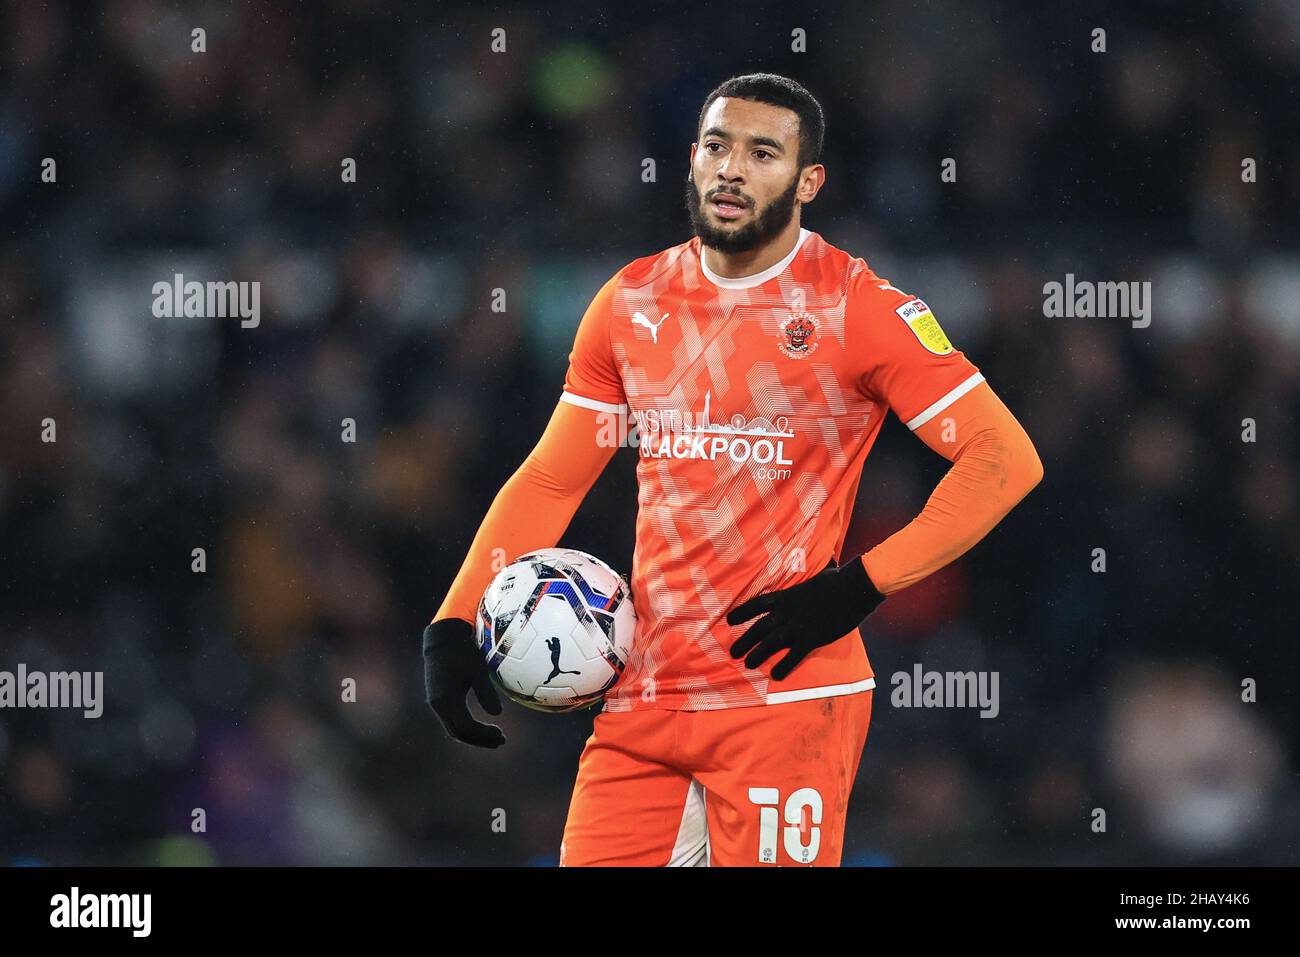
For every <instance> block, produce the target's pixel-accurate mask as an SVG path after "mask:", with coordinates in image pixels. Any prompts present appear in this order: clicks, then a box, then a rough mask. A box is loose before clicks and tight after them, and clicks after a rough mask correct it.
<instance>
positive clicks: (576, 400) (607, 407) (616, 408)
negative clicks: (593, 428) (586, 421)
mask: <svg viewBox="0 0 1300 957" xmlns="http://www.w3.org/2000/svg"><path fill="white" fill-rule="evenodd" d="M560 401H561V402H567V403H569V404H570V405H576V406H579V407H581V408H584V409H595V410H596V411H597V412H626V411H627V406H626V405H624V404H622V403H619V404H618V405H615V404H614V403H613V402H599V401H597V400H596V399H588V398H587V397H586V396H585V395H576V394H574V393H572V392H561V393H560Z"/></svg>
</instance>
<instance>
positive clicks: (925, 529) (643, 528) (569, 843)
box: [424, 74, 1042, 866]
mask: <svg viewBox="0 0 1300 957" xmlns="http://www.w3.org/2000/svg"><path fill="white" fill-rule="evenodd" d="M823 132H824V122H823V118H822V111H821V107H820V105H819V104H818V103H817V101H816V100H815V99H814V98H813V97H812V95H811V94H810V93H809V92H808V91H807V90H805V89H804V88H803V87H802V86H801V85H799V84H798V83H796V82H794V81H792V80H789V79H787V78H785V77H780V76H775V75H772V74H751V75H747V76H740V77H735V78H732V79H730V80H728V81H726V82H725V83H723V84H722V85H721V86H719V87H718V88H717V89H715V90H714V91H713V92H712V93H710V94H709V96H708V98H707V99H706V100H705V103H704V106H703V109H702V110H701V113H700V120H699V126H698V141H697V142H696V143H692V144H691V154H690V172H689V175H688V177H687V183H686V207H687V211H688V213H689V215H690V220H691V225H692V227H693V229H694V232H695V236H694V237H693V238H692V239H691V240H689V241H688V242H684V243H682V244H680V245H677V246H674V247H672V248H670V249H666V250H664V251H662V252H659V253H656V254H654V255H652V256H647V257H645V258H642V259H637V260H635V261H634V262H632V263H629V264H628V265H627V266H624V267H623V268H622V269H620V270H619V271H618V272H617V273H616V274H615V275H614V276H613V277H612V278H611V279H610V280H609V281H608V282H607V283H606V284H605V285H604V287H602V288H601V290H600V291H599V292H598V293H597V294H596V296H595V298H594V300H593V301H592V303H591V305H590V307H589V308H588V309H587V312H586V314H585V315H584V316H583V318H582V321H581V323H580V324H579V327H578V332H577V336H576V339H575V342H574V346H573V350H572V352H571V353H570V356H569V369H568V372H567V374H566V377H565V381H564V388H563V392H562V394H561V396H560V401H559V403H558V404H557V406H556V409H555V412H554V414H553V416H552V418H551V421H550V423H549V425H548V426H547V428H546V431H545V433H544V434H543V435H542V438H541V440H540V441H539V443H538V445H537V447H536V448H535V449H534V450H533V452H532V453H531V454H530V455H529V456H528V458H527V460H526V461H525V462H524V463H523V465H522V466H521V467H520V469H519V470H518V472H516V473H515V475H514V476H513V477H512V478H511V479H510V480H509V481H508V482H507V483H506V484H505V486H503V488H502V489H501V491H500V493H499V494H498V495H497V498H496V499H495V501H494V502H493V504H492V506H491V508H490V509H489V511H488V514H487V516H486V517H485V518H484V520H483V523H482V525H481V527H480V529H479V531H478V534H477V535H476V536H475V539H474V542H473V544H472V545H471V546H470V550H469V553H468V555H467V557H466V559H465V562H464V565H463V566H462V568H461V570H460V572H459V574H458V575H457V577H456V580H455V582H454V583H453V584H452V587H451V590H450V591H449V593H448V594H447V596H446V598H445V600H444V601H443V603H442V606H441V607H440V608H439V610H438V612H437V614H436V615H435V616H434V620H433V621H432V622H431V623H430V625H429V626H428V628H426V630H425V642H424V653H425V676H426V684H427V691H428V700H429V703H430V705H431V706H432V708H433V709H434V711H435V713H437V715H438V716H439V718H440V719H441V720H442V722H443V724H444V726H445V727H446V729H447V730H448V732H449V733H450V734H451V735H452V736H453V737H455V738H456V739H458V740H462V741H465V742H467V743H470V744H475V745H479V746H483V747H496V746H498V745H500V744H502V743H503V742H504V740H505V738H504V735H502V733H501V731H500V729H499V728H497V727H496V726H495V725H488V724H483V723H480V722H478V721H477V720H475V719H474V718H473V717H471V715H470V713H469V709H468V707H467V704H466V697H467V695H468V692H469V690H470V689H471V688H473V689H474V690H475V692H476V695H477V697H478V700H479V703H480V704H481V705H483V707H484V708H485V709H486V710H488V711H489V712H490V713H492V714H500V711H501V705H500V702H499V700H498V698H497V696H496V693H495V690H494V689H493V687H492V684H491V682H490V681H489V680H488V677H487V672H486V667H485V665H484V661H483V658H482V657H481V655H480V654H479V652H478V650H477V649H476V647H475V644H474V640H473V626H472V625H471V621H472V620H473V618H474V616H475V613H476V611H477V606H478V601H479V598H480V596H481V595H482V594H483V591H484V589H485V588H486V587H487V585H488V583H489V581H490V580H491V579H492V577H493V571H494V566H493V564H492V555H493V550H494V549H500V550H501V553H504V554H506V555H507V556H515V555H520V554H522V553H524V552H527V551H531V550H534V549H537V548H542V547H547V546H553V545H555V544H556V543H557V542H558V541H559V539H560V536H561V535H562V534H563V533H564V530H565V528H566V527H567V526H568V523H569V520H570V519H571V518H572V516H573V513H574V512H575V511H576V510H577V508H578V505H579V504H580V503H581V501H582V499H583V497H584V496H585V495H586V493H587V491H588V489H590V487H591V485H592V484H593V483H594V482H595V480H596V478H597V477H598V476H599V474H600V473H601V471H602V470H603V468H604V467H605V465H606V463H607V462H608V461H609V459H610V458H611V457H612V456H613V454H614V451H615V448H616V447H617V443H614V442H610V441H608V436H609V434H610V432H611V430H610V429H609V427H608V426H609V422H610V419H611V417H615V418H616V419H617V420H618V421H619V422H620V423H622V422H624V421H625V420H627V419H629V418H630V419H631V420H632V422H633V423H634V424H635V426H636V429H635V434H636V435H637V443H636V444H637V446H638V448H639V461H638V466H637V482H638V486H639V495H638V502H639V508H638V511H637V518H636V552H635V556H634V558H633V568H632V591H633V594H634V601H635V608H636V612H637V618H638V622H637V634H636V640H635V647H634V649H633V652H632V655H631V657H630V660H629V662H628V664H627V668H626V670H625V671H624V674H623V675H622V677H621V678H620V680H619V682H618V683H617V684H616V685H615V686H614V687H613V688H612V689H611V690H610V691H609V692H608V694H607V695H606V697H605V706H604V710H603V711H602V712H601V713H600V714H599V715H597V717H596V718H595V721H594V726H593V731H592V734H591V736H590V738H589V739H588V741H587V743H586V746H585V748H584V750H583V752H582V756H581V759H580V760H579V765H578V775H577V781H576V783H575V785H574V791H573V796H572V800H571V802H570V807H569V814H568V819H567V822H566V825H565V831H564V840H563V842H562V844H561V847H560V863H561V864H563V865H600V864H623V865H696V864H713V865H753V864H772V865H777V864H786V865H790V864H802V865H817V866H824V865H830V866H836V865H838V864H839V863H840V859H841V855H842V850H843V836H844V825H845V819H846V815H847V810H848V800H849V794H850V791H851V790H852V787H853V780H854V778H855V776H856V774H857V770H858V763H859V759H860V758H861V755H862V750H863V747H864V745H865V742H866V736H867V727H868V724H869V722H870V719H871V703H872V689H873V688H874V687H875V678H874V675H873V672H872V670H871V665H870V663H869V662H868V660H867V655H866V651H865V648H864V646H863V641H862V638H861V635H860V633H859V631H858V627H859V625H860V624H861V622H862V620H863V619H864V618H865V617H866V616H867V615H868V614H870V613H871V612H872V611H873V610H874V609H875V608H876V606H877V605H879V604H880V602H882V601H883V600H884V599H885V596H886V595H889V594H892V593H894V592H896V591H898V590H900V589H902V588H905V587H907V586H908V585H911V584H913V583H914V582H916V581H918V580H920V579H921V578H923V577H925V576H926V575H929V574H930V573H932V572H934V571H935V570H936V569H938V568H941V567H943V566H944V565H946V564H948V563H949V562H951V561H953V560H954V559H956V558H957V557H958V556H959V555H961V554H963V553H964V552H965V551H967V550H968V549H969V548H970V547H971V546H972V545H974V544H975V543H976V542H977V541H979V540H980V539H981V538H982V537H983V536H984V535H985V534H987V533H988V531H989V530H990V529H991V528H992V527H993V526H994V525H995V524H996V523H997V522H998V521H1000V520H1001V518H1002V517H1003V516H1004V515H1005V514H1006V513H1007V512H1008V511H1009V510H1010V509H1011V508H1012V507H1013V506H1014V505H1015V504H1016V503H1017V502H1019V501H1020V499H1022V498H1023V497H1024V496H1025V495H1026V494H1027V493H1028V492H1029V490H1030V489H1031V488H1033V487H1034V485H1035V484H1037V482H1038V481H1039V479H1040V478H1041V476H1042V465H1041V463H1040V462H1039V460H1038V456H1037V454H1036V452H1035V451H1034V448H1033V445H1032V443H1031V442H1030V441H1029V438H1028V436H1026V435H1025V432H1024V430H1023V429H1022V428H1021V427H1020V424H1019V423H1018V422H1017V421H1016V420H1015V418H1014V417H1013V416H1012V415H1011V413H1010V412H1009V411H1008V410H1007V408H1006V407H1005V406H1004V405H1003V404H1002V402H1001V401H999V399H998V398H997V397H996V395H994V393H993V391H992V390H991V388H990V387H989V385H988V384H987V383H986V382H985V381H984V377H983V376H982V375H981V374H980V372H979V370H978V369H976V367H975V366H974V365H973V364H972V363H971V362H970V360H969V359H967V358H966V357H965V356H964V355H963V354H962V353H961V352H958V351H957V350H955V349H954V348H953V346H952V345H951V343H949V341H948V339H947V337H946V336H945V335H944V332H943V330H942V329H941V328H940V326H939V324H938V322H937V320H936V319H935V317H934V314H933V313H932V312H931V310H930V308H929V307H928V306H927V305H926V304H925V302H924V301H923V300H921V299H919V298H917V297H916V296H913V295H911V294H909V293H905V292H903V291H901V290H899V289H897V288H895V287H894V286H893V285H891V284H890V283H889V282H888V281H886V280H884V279H882V278H880V277H879V276H877V275H876V274H875V273H874V272H873V271H872V270H871V268H870V267H869V266H868V265H867V264H866V262H865V261H863V260H862V259H860V258H856V257H853V256H851V255H850V254H848V253H846V252H844V251H842V250H839V249H837V248H835V247H834V246H832V245H830V244H829V243H828V242H826V241H825V240H824V239H822V237H821V236H819V235H818V234H817V233H814V232H811V231H810V230H808V229H806V228H805V227H804V226H802V225H801V219H802V213H803V208H804V207H805V206H806V205H808V204H809V203H811V202H812V201H813V200H814V199H815V198H816V196H817V193H818V191H819V190H820V189H821V187H822V184H823V183H824V181H825V176H826V171H825V168H824V167H823V166H822V165H821V164H820V162H819V159H820V156H821V149H822V139H823ZM891 410H892V411H893V412H894V414H896V415H897V416H898V417H899V419H901V420H902V421H903V422H904V423H906V425H907V426H908V428H909V429H911V430H912V431H914V432H915V433H916V434H917V436H918V437H919V438H920V439H921V440H922V441H923V442H925V443H926V444H927V445H929V446H930V447H931V448H932V449H934V450H935V451H936V452H938V453H939V454H940V455H943V456H944V457H945V458H947V459H948V460H949V461H951V462H952V466H951V468H950V469H949V471H948V473H947V474H946V475H945V477H944V478H943V480H942V481H941V482H940V483H939V484H938V486H937V487H936V488H935V490H934V492H933V494H932V495H931V497H930V499H929V501H928V502H927V504H926V506H925V508H924V510H923V511H922V512H921V513H920V514H919V515H918V516H917V517H916V518H915V519H913V520H912V521H911V522H910V523H909V524H907V525H906V526H904V527H903V528H902V529H900V530H899V531H898V532H896V533H895V534H893V535H891V536H890V537H889V538H887V539H885V540H884V541H883V542H881V543H879V544H877V545H876V546H875V547H874V548H872V549H870V550H869V551H867V552H866V553H864V554H863V555H859V556H855V557H852V558H849V559H847V560H844V561H841V560H840V556H841V552H842V549H843V547H844V539H845V535H846V533H847V529H848V525H849V518H850V516H851V513H852V509H853V503H854V500H855V496H856V493H857V489H858V484H859V480H860V479H861V475H862V466H863V463H864V461H865V459H866V457H867V454H868V452H869V451H870V450H871V446H872V444H873V443H874V442H875V439H876V436H877V434H878V433H879V431H880V427H881V424H882V423H883V421H884V416H885V413H886V412H887V411H891ZM499 554H500V553H499ZM777 656H779V657H777ZM773 658H777V660H776V661H775V662H774V663H772V664H770V665H769V661H770V660H771V659H773Z"/></svg>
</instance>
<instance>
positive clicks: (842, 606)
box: [727, 558, 885, 681]
mask: <svg viewBox="0 0 1300 957" xmlns="http://www.w3.org/2000/svg"><path fill="white" fill-rule="evenodd" d="M884 600H885V596H884V595H882V594H880V592H878V591H877V590H876V586H875V585H874V584H872V582H871V579H870V578H868V577H867V570H866V568H864V567H863V565H862V559H861V558H855V559H853V561H851V562H849V563H848V564H847V565H840V566H837V565H836V564H835V559H833V558H832V559H831V562H830V564H829V565H827V566H826V567H825V568H823V569H822V570H821V571H820V572H819V573H818V574H816V575H814V576H813V577H812V578H810V579H808V580H807V581H805V582H800V583H799V584H797V585H791V586H790V587H789V588H782V589H780V590H779V591H770V592H767V593H766V594H763V595H756V596H755V597H753V598H751V599H750V600H749V601H747V602H745V603H743V604H741V605H738V606H736V607H735V608H733V609H731V611H730V612H728V613H727V624H728V625H739V624H740V623H741V622H743V621H748V620H749V619H751V618H753V617H754V616H755V615H759V614H762V613H763V612H767V615H765V616H764V617H763V618H760V619H759V620H758V621H756V622H755V623H754V624H752V625H750V626H749V628H748V629H746V630H745V633H744V634H743V635H741V636H740V637H739V638H737V639H736V642H735V643H734V644H733V645H732V646H731V657H733V658H739V657H741V656H742V655H743V656H745V667H747V668H757V667H758V666H759V665H761V664H762V663H763V662H765V661H767V659H768V658H771V657H772V656H773V655H774V654H776V653H777V652H778V651H780V650H781V649H783V648H788V649H790V653H789V654H788V655H786V656H785V657H784V658H782V659H781V660H780V661H778V662H777V663H776V666H775V667H773V668H772V680H773V681H780V680H782V679H783V678H785V677H786V676H788V675H789V674H790V672H791V671H793V670H794V667H795V665H797V664H799V662H801V661H803V660H804V658H806V657H808V654H809V652H811V651H812V650H813V649H814V648H820V647H821V646H822V645H829V644H830V643H831V642H834V641H839V640H840V639H841V638H843V637H844V636H845V634H847V633H848V632H850V631H852V630H853V629H854V628H856V627H858V625H860V624H862V619H864V618H866V617H867V616H868V615H869V614H871V613H872V612H873V611H875V610H876V606H877V605H879V604H880V603H881V602H882V601H884Z"/></svg>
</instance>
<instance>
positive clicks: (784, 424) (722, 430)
mask: <svg viewBox="0 0 1300 957" xmlns="http://www.w3.org/2000/svg"><path fill="white" fill-rule="evenodd" d="M712 401H713V394H712V391H709V392H705V393H704V410H703V411H702V412H701V413H700V414H699V415H698V416H690V415H682V414H681V413H680V412H679V411H678V410H676V409H648V410H634V411H633V412H632V416H633V419H634V420H635V423H636V431H637V432H638V434H639V439H638V442H637V444H638V445H639V446H640V449H641V457H642V458H646V459H705V460H707V461H710V462H716V461H721V460H723V459H730V460H731V461H732V462H735V463H737V464H752V465H753V466H754V467H755V474H756V475H757V476H758V477H759V478H767V479H785V478H789V477H790V469H788V468H782V466H788V465H793V464H794V460H793V459H792V458H790V456H789V455H788V454H787V445H786V443H787V442H788V441H790V440H792V439H793V438H794V432H793V431H792V430H791V428H790V420H789V418H788V417H787V416H784V415H780V416H777V417H776V418H775V419H766V418H763V417H762V416H755V417H754V418H752V419H747V418H746V417H745V416H744V415H742V414H740V413H739V412H737V413H736V414H735V415H733V416H732V417H731V418H730V419H729V420H728V421H727V422H725V423H722V422H714V421H713V420H712V418H711V415H712V413H711V412H710V409H709V406H710V404H711V403H712ZM691 419H694V421H690V420H691Z"/></svg>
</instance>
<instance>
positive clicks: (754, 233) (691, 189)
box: [686, 173, 799, 253]
mask: <svg viewBox="0 0 1300 957" xmlns="http://www.w3.org/2000/svg"><path fill="white" fill-rule="evenodd" d="M798 188H799V175H798V174H797V173H796V174H795V176H794V178H793V179H791V180H790V186H789V188H788V189H787V190H786V191H785V192H784V193H782V194H781V195H780V196H778V197H777V198H776V199H774V200H772V202H770V203H768V204H767V207H766V208H765V209H764V210H763V211H762V212H761V213H759V214H758V215H757V216H754V217H753V218H751V219H750V221H749V223H747V224H746V225H744V226H742V227H740V228H739V229H719V228H717V227H715V226H713V225H711V224H710V223H709V221H708V219H707V218H706V214H705V212H704V209H703V208H702V205H701V203H700V191H699V190H698V189H696V188H695V179H694V177H693V176H692V175H691V174H690V173H687V175H686V212H687V213H688V214H690V217H691V228H692V229H694V230H695V235H696V236H699V237H700V242H701V243H703V244H704V245H705V246H710V247H712V248H713V249H716V250H717V251H718V252H720V253H747V252H749V251H750V250H752V249H757V248H758V247H760V246H763V245H766V244H767V243H768V242H770V241H771V240H772V239H773V238H775V237H776V236H778V235H780V233H781V230H783V229H785V227H786V226H788V225H790V220H791V219H792V218H793V217H794V206H795V202H796V200H795V198H794V194H795V192H796V190H798ZM723 192H725V190H724V191H723ZM733 195H734V194H733Z"/></svg>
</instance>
